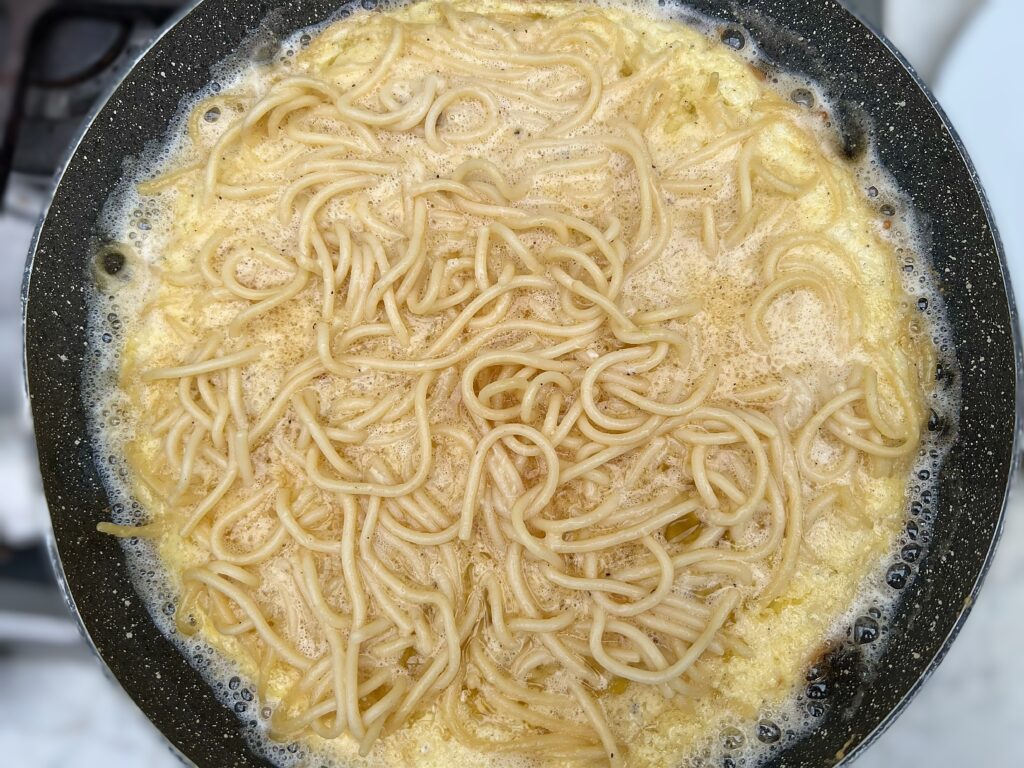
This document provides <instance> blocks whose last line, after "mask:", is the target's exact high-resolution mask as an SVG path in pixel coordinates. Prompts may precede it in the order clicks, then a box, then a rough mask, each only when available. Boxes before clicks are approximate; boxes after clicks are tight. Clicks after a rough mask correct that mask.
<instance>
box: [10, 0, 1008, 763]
mask: <svg viewBox="0 0 1024 768" xmlns="http://www.w3.org/2000/svg"><path fill="white" fill-rule="evenodd" d="M373 2H374V0H363V5H364V6H367V7H370V6H372V3H373ZM663 2H672V0H663ZM344 6H345V3H343V2H340V1H339V0H256V1H254V0H205V2H202V3H199V4H197V5H195V6H194V7H192V8H191V9H190V10H188V11H187V12H185V13H183V14H182V15H180V16H179V17H178V19H177V21H176V23H174V24H173V26H171V27H170V28H169V29H168V30H167V31H166V32H165V33H164V34H163V35H162V36H161V37H160V38H159V39H158V40H157V41H156V42H155V43H154V44H153V45H152V47H151V48H150V49H149V50H148V51H146V52H145V53H144V54H143V55H142V56H141V58H140V59H139V60H138V62H137V63H136V64H135V65H134V67H133V68H132V69H131V70H130V71H128V72H127V74H126V75H125V77H124V79H123V80H122V81H121V82H120V84H119V85H118V86H117V87H116V89H114V90H113V92H112V93H111V95H110V96H109V98H108V99H107V101H106V102H105V103H103V104H102V105H101V106H99V107H98V108H97V110H96V113H95V115H94V117H93V119H92V120H91V122H90V124H89V125H88V127H87V128H86V130H85V131H84V133H83V135H82V137H81V139H80V141H79V142H78V144H77V146H76V147H75V148H74V150H73V151H72V153H71V154H70V155H69V158H68V160H67V162H66V165H65V166H64V169H63V172H62V173H61V175H60V179H59V183H58V184H57V187H56V190H55V192H54V195H53V200H52V202H51V204H50V207H49V210H48V211H47V213H46V215H45V217H44V219H43V221H42V222H41V224H40V227H39V230H38V232H37V236H36V240H35V244H34V248H33V250H32V254H31V257H30V259H29V265H28V270H27V275H26V285H25V292H24V295H25V357H26V360H25V363H26V373H27V379H28V388H29V393H30V398H31V406H32V416H33V419H34V423H35V434H36V441H37V445H38V451H39V464H40V469H41V472H42V478H43V485H44V489H45V492H46V498H47V501H48V504H49V508H50V515H51V518H52V521H53V545H54V549H53V556H54V563H55V566H56V570H57V572H58V574H59V578H60V580H61V582H62V587H63V589H64V594H65V596H66V598H67V601H68V605H69V607H70V608H71V610H72V611H73V612H74V613H75V614H76V615H77V617H78V619H79V621H80V622H81V626H82V630H83V632H84V633H85V635H86V637H87V638H88V640H89V641H90V642H91V643H92V645H93V646H94V648H95V649H96V652H97V654H98V655H99V657H100V658H101V659H102V660H103V661H104V662H105V663H106V665H107V667H108V668H109V670H110V672H111V673H112V675H113V676H114V677H115V678H116V679H117V680H118V681H119V682H120V684H121V685H122V686H123V688H124V690H125V691H126V692H127V693H128V695H129V696H131V697H132V699H134V700H135V702H136V704H137V705H138V706H139V707H140V708H141V709H142V711H143V712H145V713H146V715H147V716H148V717H149V718H150V720H152V721H153V723H155V724H156V726H157V727H158V728H159V729H160V730H161V731H162V732H163V734H164V735H165V736H166V737H167V739H168V740H169V741H170V742H171V744H173V745H174V747H175V748H176V749H177V750H178V751H179V752H180V753H181V754H183V755H185V756H187V758H188V759H190V760H191V761H192V762H193V763H195V764H196V765H198V766H216V768H226V767H228V766H265V765H269V763H268V762H267V760H266V759H265V758H264V757H261V756H260V755H259V754H257V752H255V751H254V750H253V748H252V747H251V746H250V744H249V743H248V741H247V740H246V738H245V736H244V725H243V722H242V720H244V719H246V718H247V717H251V714H250V715H247V716H243V718H242V720H240V719H239V717H238V716H236V714H235V713H234V712H232V711H231V710H229V709H228V708H227V707H226V706H224V705H223V704H221V703H220V702H219V701H218V699H217V698H216V697H215V695H214V693H213V691H212V690H211V688H210V687H209V686H208V685H207V683H205V682H204V680H203V677H202V676H201V674H200V672H199V671H197V670H196V669H194V668H193V667H192V666H191V665H190V662H189V661H188V660H186V659H185V658H184V657H183V656H182V655H181V654H180V653H179V652H178V651H177V650H176V648H175V646H174V645H172V644H171V643H170V642H169V641H168V640H167V639H166V638H165V637H163V636H162V635H161V634H160V632H158V631H157V629H156V627H155V625H154V623H153V620H152V619H151V617H150V616H149V614H148V613H147V611H146V608H145V606H144V605H143V603H142V602H141V600H139V599H138V598H137V597H136V596H135V592H134V588H133V586H132V580H131V577H130V575H129V572H128V570H127V568H126V564H125V554H124V552H123V550H122V548H121V547H120V546H119V545H118V543H117V542H116V541H115V540H114V539H113V538H112V537H109V536H104V535H101V534H98V533H97V532H96V523H97V522H99V521H101V520H104V519H109V502H108V498H107V493H106V491H105V489H104V486H103V483H102V482H101V480H100V475H99V472H98V469H97V464H96V462H97V460H98V459H97V456H98V454H97V453H96V452H95V451H94V444H93V439H92V436H91V435H90V432H89V429H88V425H87V420H86V413H85V409H84V407H83V395H82V381H83V375H84V374H85V373H86V372H87V371H88V369H89V366H90V365H91V364H92V361H93V360H94V359H95V357H96V356H97V355H98V350H97V349H95V348H94V346H93V345H94V340H92V339H90V338H88V337H87V334H86V330H85V329H86V325H87V322H86V320H87V308H86V296H87V293H88V291H87V290H86V283H87V281H89V280H93V279H95V278H94V277H93V271H92V269H93V262H94V260H95V259H96V258H97V252H96V237H97V232H98V230H97V224H96V222H97V217H98V215H99V212H100V211H101V209H102V207H103V205H104V202H105V201H106V199H107V198H108V196H109V195H110V194H111V192H112V190H114V189H115V187H116V186H117V184H118V181H119V179H120V178H121V177H122V174H123V172H124V169H125V167H126V162H127V161H128V159H129V158H132V157H136V156H139V155H140V154H141V153H143V151H144V149H145V146H146V144H147V142H153V141H154V140H159V139H160V138H161V137H163V136H164V135H165V134H166V131H167V126H168V124H169V122H170V121H171V119H172V117H173V116H174V114H175V112H176V111H177V110H178V108H179V105H180V103H181V100H182V99H183V98H184V97H187V96H188V95H189V94H191V93H193V92H195V91H197V90H198V89H199V88H201V87H202V86H204V85H205V84H206V83H207V82H208V81H209V80H210V79H211V67H213V66H214V65H216V64H217V63H218V62H220V61H222V60H223V59H225V58H226V57H228V56H229V55H247V53H246V52H248V51H251V50H252V49H253V45H254V43H253V41H254V40H262V41H264V44H265V42H266V41H267V40H273V39H278V38H282V37H284V36H287V35H288V34H290V33H291V32H293V31H295V30H297V29H299V28H301V27H305V26H307V25H310V24H313V23H317V22H320V21H322V20H324V19H326V18H329V17H331V16H333V15H335V14H337V13H338V11H339V9H340V8H342V7H344ZM687 6H688V7H690V8H692V9H693V10H695V11H697V12H699V13H702V14H704V15H706V16H707V17H708V18H709V19H711V20H713V22H714V28H713V29H712V34H720V35H724V36H725V38H723V39H726V38H727V39H728V42H730V43H732V44H734V45H737V44H739V43H745V44H750V43H756V45H757V46H758V47H759V48H760V50H761V52H762V53H763V54H764V57H765V60H766V64H767V67H768V70H769V76H771V70H772V69H773V68H779V69H782V70H788V71H793V72H796V73H800V74H802V75H806V76H809V77H810V78H812V79H814V80H815V81H817V82H818V83H819V84H820V85H821V87H822V88H823V89H824V91H825V93H826V94H827V95H828V96H829V98H830V100H831V102H832V104H833V106H834V110H833V120H834V122H835V125H834V128H835V132H836V137H837V141H839V142H840V146H841V148H842V150H843V151H844V152H845V153H846V154H847V155H848V156H850V157H851V158H852V159H858V158H860V157H861V156H862V155H863V153H864V152H866V151H869V149H870V148H872V147H873V149H874V151H875V152H877V158H878V160H879V161H880V163H881V164H882V165H883V166H884V167H885V168H886V169H887V170H888V171H889V172H890V173H891V174H892V176H893V177H894V178H895V180H896V182H897V184H898V186H899V187H900V188H901V189H902V190H903V191H904V192H905V193H906V196H907V199H906V200H905V201H903V204H907V205H910V206H912V208H913V211H914V213H915V214H916V216H917V220H918V221H919V222H920V225H921V228H922V232H923V237H924V244H925V246H926V249H927V251H928V256H929V260H930V263H931V264H932V266H933V268H934V272H935V276H936V279H937V281H938V285H939V287H940V290H941V293H942V295H943V297H944V298H945V303H946V305H947V310H948V316H949V322H950V324H951V327H952V331H953V338H954V341H955V349H949V350H946V351H945V352H944V353H943V355H944V357H942V358H941V359H940V363H939V368H938V370H937V372H936V373H937V376H936V378H937V381H936V387H938V388H940V389H941V388H947V387H955V386H960V387H961V388H962V406H961V409H960V412H959V414H958V415H957V417H956V418H953V419H950V420H947V421H948V423H946V424H942V423H940V421H941V419H938V418H933V420H932V424H931V427H932V428H933V429H940V430H941V429H946V430H955V434H950V435H949V439H950V441H951V442H952V448H951V450H950V452H949V454H948V456H947V458H946V460H945V462H944V464H943V466H942V468H941V470H940V476H939V478H938V484H937V494H934V495H933V496H932V497H931V498H929V499H926V500H925V502H926V503H925V504H924V505H918V506H917V507H915V508H914V509H912V510H911V513H912V514H918V515H921V516H924V517H925V518H926V519H927V518H930V517H932V516H934V523H933V524H932V525H931V526H930V539H929V541H928V542H927V543H926V544H925V545H924V546H923V547H922V546H921V545H922V541H920V540H918V541H911V540H910V536H909V535H908V536H906V537H904V539H903V540H901V542H900V544H901V545H905V546H903V548H902V549H901V548H900V547H897V550H896V553H895V555H894V556H893V557H894V559H893V560H892V561H891V563H892V564H894V565H896V566H897V567H896V571H897V572H898V573H900V574H904V575H905V574H907V573H909V574H910V575H909V577H908V578H905V579H902V580H901V579H899V578H895V579H892V583H894V584H896V585H897V586H901V587H902V590H901V592H902V595H901V597H902V599H901V602H900V603H899V604H898V608H897V610H896V611H895V614H894V615H893V617H892V618H891V620H890V621H889V622H888V626H887V629H888V636H887V639H886V640H885V643H884V648H883V650H882V651H881V655H880V657H879V659H878V660H877V661H872V660H871V658H870V657H869V655H868V654H866V653H864V647H863V646H858V645H857V644H856V643H849V644H842V645H841V646H839V647H837V648H834V649H831V650H830V651H829V650H827V649H826V650H825V651H823V654H824V655H823V660H822V665H821V666H822V669H823V670H824V671H823V672H822V674H825V675H827V679H826V681H825V685H823V686H817V687H816V688H815V693H816V695H817V694H820V693H822V692H823V691H824V692H825V693H827V698H825V699H824V701H823V702H821V703H823V704H824V705H825V706H823V707H821V706H818V705H817V704H815V706H816V707H817V708H818V715H819V717H818V725H817V727H816V728H815V729H814V730H813V731H812V732H811V733H810V734H809V735H808V736H806V737H805V738H803V739H800V740H797V741H795V742H793V743H791V744H789V745H788V746H787V747H786V748H785V749H784V750H783V751H781V752H780V753H778V754H777V755H776V756H775V757H774V758H773V759H772V761H771V764H772V765H775V766H783V765H785V766H794V767H796V766H808V767H812V766H813V767H814V768H818V767H819V766H826V765H834V764H838V763H841V762H844V761H847V760H850V759H852V758H853V757H854V756H856V755H857V754H858V753H859V752H861V751H862V750H863V749H864V748H865V747H866V746H867V745H868V744H870V742H871V741H872V739H873V738H875V737H876V736H877V735H878V734H879V733H880V732H881V731H882V730H883V729H884V728H885V727H886V725H888V724H889V723H890V722H892V720H893V719H894V717H895V716H896V714H898V713H899V711H900V710H901V709H902V708H903V707H904V706H905V705H906V703H907V701H908V700H909V699H910V697H912V696H913V695H914V693H915V692H916V691H917V690H918V689H919V688H920V686H921V684H922V682H923V681H924V680H925V679H926V678H927V677H928V675H929V673H930V672H931V671H932V670H933V669H934V668H935V666H936V664H938V662H939V661H940V659H941V658H942V656H943V655H944V654H945V652H946V650H947V648H948V647H949V644H950V643H951V642H952V640H953V638H954V636H955V635H956V633H957V631H958V630H959V628H960V626H961V625H962V623H963V621H964V619H965V617H966V615H967V613H968V611H969V610H970V606H971V604H972V602H973V601H974V598H975V595H976V593H977V590H978V588H979V586H980V583H981V580H982V578H983V576H984V574H985V571H986V569H987V568H988V565H989V562H990V560H991V557H992V554H993V549H994V546H995V542H996V540H997V538H998V535H999V532H1000V528H1001V521H1002V514H1003V507H1004V503H1005V500H1006V494H1007V489H1008V485H1009V481H1010V478H1011V476H1012V474H1013V470H1014V468H1015V463H1016V455H1017V454H1016V435H1017V423H1018V418H1019V417H1018V408H1017V405H1016V403H1017V397H1016V394H1017V382H1018V380H1019V370H1020V360H1021V357H1020V350H1019V340H1018V336H1017V322H1016V314H1015V309H1014V305H1013V300H1012V293H1011V291H1010V286H1009V279H1008V277H1007V271H1006V267H1005V262H1004V260H1003V255H1002V252H1001V247H1000V244H999V239H998V236H997V234H996V231H995V228H994V226H993V223H992V220H991V216H990V214H989V210H988V206H987V204H986V201H985V197H984V194H983V192H982V190H981V187H980V184H979V182H978V179H977V177H976V175H975V173H974V170H973V168H972V166H971V164H970V161H969V160H968V159H967V157H966V155H965V154H964V150H963V147H962V146H961V144H960V142H959V140H958V139H957V137H956V134H955V133H954V131H953V129H952V127H951V126H950V125H949V123H948V122H947V120H946V118H945V117H944V115H943V114H942V111H941V110H940V108H939V107H938V105H937V104H936V103H935V101H934V99H933V98H932V97H931V95H930V94H929V93H928V91H927V90H926V88H925V87H924V86H923V85H922V84H921V82H920V81H919V80H918V79H917V77H916V75H915V74H914V73H913V71H912V70H911V69H910V67H909V65H908V64H907V63H906V61H904V60H903V59H902V58H901V57H900V55H899V54H898V53H897V52H896V51H895V50H894V49H893V48H892V47H891V46H890V45H889V44H888V43H887V42H886V41H885V40H884V39H883V38H881V37H880V36H879V35H878V34H876V33H875V32H873V31H872V30H870V29H869V28H868V27H866V26H865V25H864V24H863V23H861V22H860V21H858V20H857V19H856V18H855V17H854V16H853V15H851V14H850V13H849V12H847V11H846V10H844V9H843V8H842V7H841V6H840V5H839V4H838V3H837V2H834V1H833V0H745V1H744V2H740V1H739V0H691V2H688V3H687ZM238 51H241V52H242V53H241V54H238V53H237V52H238ZM993 119H996V117H995V116H993ZM105 266H106V267H107V268H108V269H111V270H116V268H117V267H118V264H117V263H116V259H115V260H114V263H110V260H109V259H108V260H107V261H106V263H105ZM900 562H902V563H903V565H899V563H900ZM886 588H890V587H886ZM818 701H821V700H820V698H819V699H818Z"/></svg>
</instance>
